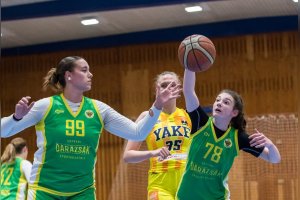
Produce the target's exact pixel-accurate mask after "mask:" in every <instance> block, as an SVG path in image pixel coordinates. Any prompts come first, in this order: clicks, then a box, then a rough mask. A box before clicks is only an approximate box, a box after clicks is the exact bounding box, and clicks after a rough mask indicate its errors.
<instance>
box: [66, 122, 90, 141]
mask: <svg viewBox="0 0 300 200" xmlns="http://www.w3.org/2000/svg"><path fill="white" fill-rule="evenodd" d="M66 135H67V136H78V137H84V135H85V128H84V121H82V120H70V119H68V120H66Z"/></svg>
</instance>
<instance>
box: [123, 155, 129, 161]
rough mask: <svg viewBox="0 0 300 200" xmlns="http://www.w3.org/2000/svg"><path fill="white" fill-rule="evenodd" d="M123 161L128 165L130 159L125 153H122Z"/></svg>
mask: <svg viewBox="0 0 300 200" xmlns="http://www.w3.org/2000/svg"><path fill="white" fill-rule="evenodd" d="M123 161H124V162H125V163H130V158H129V156H128V155H127V153H124V154H123Z"/></svg>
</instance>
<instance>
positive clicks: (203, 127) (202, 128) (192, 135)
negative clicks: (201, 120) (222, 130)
mask: <svg viewBox="0 0 300 200" xmlns="http://www.w3.org/2000/svg"><path fill="white" fill-rule="evenodd" d="M209 120H210V119H209V118H208V121H207V122H206V124H205V125H204V126H202V127H201V128H200V129H199V130H198V131H197V132H196V133H194V134H191V137H192V138H193V137H195V136H196V135H198V134H199V133H200V132H201V131H202V130H204V129H205V128H206V127H207V126H208V125H209V124H210V123H209Z"/></svg>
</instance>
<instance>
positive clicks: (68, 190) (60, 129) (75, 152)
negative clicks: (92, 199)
mask: <svg viewBox="0 0 300 200" xmlns="http://www.w3.org/2000/svg"><path fill="white" fill-rule="evenodd" d="M102 129H103V121H102V118H101V116H100V113H99V111H98V109H97V107H96V104H95V102H94V100H92V99H89V98H87V97H83V99H82V102H81V104H80V107H79V109H78V111H77V112H76V113H73V112H72V110H71V108H70V107H69V105H68V103H67V102H66V99H65V98H64V96H63V95H62V94H61V95H57V96H52V97H51V98H50V106H49V108H48V110H47V111H46V114H45V116H44V117H43V119H42V120H41V121H40V122H39V123H38V124H37V125H36V131H37V145H38V150H37V152H36V153H35V155H34V157H35V160H34V163H33V167H32V173H31V178H30V185H29V187H30V188H31V189H34V190H41V191H44V192H48V193H51V194H54V195H58V196H71V195H74V194H76V193H78V192H82V191H83V190H85V189H87V188H89V187H94V167H95V163H96V158H97V157H96V156H97V149H98V142H99V139H100V134H101V132H102Z"/></svg>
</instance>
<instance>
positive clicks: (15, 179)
mask: <svg viewBox="0 0 300 200" xmlns="http://www.w3.org/2000/svg"><path fill="white" fill-rule="evenodd" d="M22 161H23V159H22V158H19V157H16V159H15V161H14V162H11V163H3V164H2V166H1V188H0V199H1V200H24V199H25V198H26V192H27V180H26V178H25V174H24V173H23V170H22Z"/></svg>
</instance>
